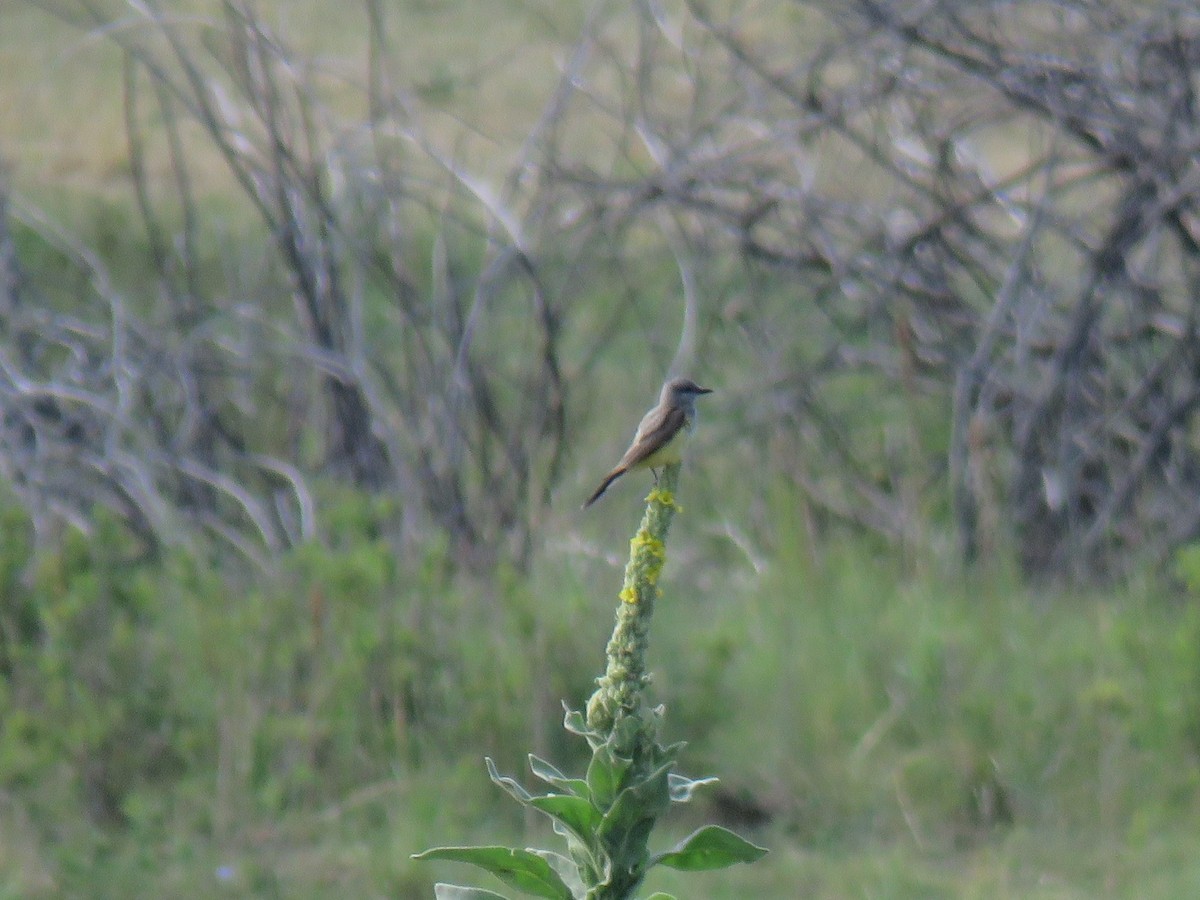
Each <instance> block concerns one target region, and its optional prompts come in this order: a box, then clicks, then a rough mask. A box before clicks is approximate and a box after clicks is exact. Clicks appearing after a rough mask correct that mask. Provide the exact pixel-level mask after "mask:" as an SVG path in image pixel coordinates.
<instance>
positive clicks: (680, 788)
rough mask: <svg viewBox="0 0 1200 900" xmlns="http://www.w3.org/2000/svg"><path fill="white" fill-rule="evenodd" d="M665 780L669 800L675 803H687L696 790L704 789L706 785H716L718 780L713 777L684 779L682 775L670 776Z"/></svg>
mask: <svg viewBox="0 0 1200 900" xmlns="http://www.w3.org/2000/svg"><path fill="white" fill-rule="evenodd" d="M667 780H668V783H669V784H670V787H671V800H672V801H673V802H675V803H687V802H688V801H689V800H691V799H692V794H693V793H695V791H696V788H698V787H704V785H706V784H716V783H717V782H718V781H719V780H720V779H718V778H715V777H709V778H684V777H683V776H682V775H675V774H671V775H670V776H668V779H667Z"/></svg>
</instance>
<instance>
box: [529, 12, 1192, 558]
mask: <svg viewBox="0 0 1200 900" xmlns="http://www.w3.org/2000/svg"><path fill="white" fill-rule="evenodd" d="M626 25H628V23H626ZM608 27H609V30H608V31H600V32H597V34H596V35H594V36H593V38H592V40H593V41H594V42H596V43H597V44H598V45H599V46H602V47H603V48H605V50H606V52H604V53H598V54H597V55H596V61H595V63H594V65H593V66H592V68H591V69H589V71H588V73H587V79H586V85H587V86H586V88H585V93H586V94H587V95H588V96H589V97H591V98H593V99H594V101H595V102H594V104H593V105H592V106H591V107H589V112H588V114H587V115H591V116H598V117H600V118H601V119H607V120H608V121H609V123H610V127H611V128H612V130H613V131H614V132H618V133H620V134H622V135H623V136H624V141H623V143H622V144H621V145H620V146H619V147H618V148H617V149H616V152H615V153H614V159H618V160H619V165H616V164H614V165H613V166H612V167H611V168H610V169H609V170H608V171H604V170H602V169H600V168H598V167H597V166H596V165H595V164H594V162H593V161H591V160H585V159H582V158H580V157H579V156H577V155H576V156H571V155H569V154H556V155H553V156H552V157H551V158H549V159H548V160H546V162H545V166H546V168H547V170H548V171H551V172H553V173H555V176H556V177H557V179H558V180H559V183H560V184H563V185H567V186H570V187H572V188H573V189H574V190H575V191H576V192H577V195H578V196H579V198H580V202H581V203H586V204H588V205H589V206H590V208H592V209H593V210H595V215H596V218H597V220H604V221H607V222H609V223H612V222H616V221H633V220H642V219H645V218H646V217H647V216H648V215H653V216H657V217H661V216H662V215H663V214H664V212H666V213H667V214H668V215H670V216H671V217H673V221H674V222H675V223H676V226H677V227H679V228H680V229H682V230H683V231H684V232H685V233H686V236H687V241H688V242H689V245H690V246H691V247H692V249H693V252H694V254H695V257H696V258H697V259H714V258H717V259H720V258H728V257H729V256H730V255H731V254H739V255H740V256H741V257H742V258H743V259H744V260H745V261H746V263H747V265H748V266H749V267H750V271H751V272H752V273H758V274H755V275H754V276H753V277H755V278H758V279H759V281H758V284H760V285H763V286H764V287H765V288H766V292H768V293H773V294H774V295H776V296H778V295H780V294H781V293H782V292H786V291H790V292H791V293H792V296H793V297H794V300H792V301H791V302H789V303H787V304H786V306H785V307H784V308H782V309H781V308H780V307H779V306H778V304H776V305H774V306H772V305H771V304H770V302H769V301H767V300H766V299H764V298H761V297H760V298H755V299H751V300H749V301H747V304H748V305H749V306H750V307H751V308H752V309H753V313H752V314H748V315H743V316H741V321H743V322H750V321H751V320H754V319H756V318H757V319H758V322H757V324H755V325H750V324H746V325H745V327H746V328H747V329H750V330H754V329H757V330H754V331H753V333H754V334H755V335H756V337H755V338H754V339H755V340H757V341H758V346H759V353H760V359H761V363H762V364H763V365H762V367H761V368H762V370H763V371H764V372H765V377H764V384H762V385H760V391H761V393H762V395H763V396H768V397H771V398H773V399H774V400H782V399H783V398H787V399H786V402H785V403H783V405H782V407H781V406H779V405H775V406H772V407H771V408H769V409H761V410H759V411H758V421H757V425H756V427H757V428H758V429H759V431H760V433H762V436H763V437H764V438H765V437H766V434H765V432H766V431H768V430H770V431H775V430H777V429H778V423H779V415H780V413H781V412H782V414H783V416H784V420H785V422H786V423H787V424H788V426H789V427H788V428H787V431H788V432H789V433H790V435H791V440H792V442H793V443H792V446H793V449H794V456H792V457H791V461H790V462H788V463H786V465H787V466H788V467H789V468H790V471H791V472H792V474H793V475H794V477H796V478H797V479H798V480H799V481H800V483H801V484H803V485H804V486H805V488H806V491H807V492H808V494H809V496H810V497H811V499H812V501H813V502H814V504H815V505H816V506H817V507H819V508H820V509H822V510H824V511H825V512H826V513H828V514H832V515H833V516H835V517H838V518H843V519H849V520H852V521H854V522H856V523H858V524H860V525H862V526H865V527H867V528H870V529H872V530H875V531H878V532H881V533H883V534H887V535H889V536H892V537H895V538H900V539H909V538H911V537H912V532H913V529H914V528H916V524H915V523H916V521H917V519H918V518H919V516H917V515H916V514H915V512H914V508H915V507H916V506H918V505H919V504H921V503H927V502H928V500H926V499H924V498H927V497H929V496H930V495H929V489H930V488H933V489H935V491H945V492H946V495H947V496H949V497H951V498H952V499H951V502H952V510H953V518H954V521H955V524H956V530H957V533H958V535H959V538H960V541H961V546H962V551H963V553H964V554H965V556H966V557H967V558H974V557H975V556H977V555H978V554H980V553H981V552H983V553H988V552H990V550H991V548H992V547H994V546H995V544H996V542H997V541H998V540H1001V539H1002V538H1004V536H1005V535H1004V534H1003V532H1004V530H1005V529H1004V528H1003V526H1002V525H1001V524H1000V523H1002V522H1004V521H1010V522H1012V523H1013V526H1012V534H1011V536H1012V537H1013V538H1015V541H1016V545H1017V549H1018V552H1019V555H1020V558H1021V560H1022V563H1023V565H1024V567H1025V569H1026V570H1027V571H1029V572H1034V573H1065V574H1071V575H1086V574H1096V573H1100V572H1108V571H1112V570H1114V569H1119V568H1121V567H1122V566H1124V565H1127V564H1128V563H1129V562H1130V561H1131V560H1132V559H1135V558H1137V557H1138V553H1144V552H1150V553H1152V554H1154V555H1161V554H1163V553H1166V552H1169V550H1170V549H1171V548H1173V547H1174V546H1177V545H1178V544H1179V543H1180V542H1182V541H1186V540H1190V539H1192V538H1194V537H1196V535H1197V534H1198V533H1200V501H1197V500H1196V498H1197V497H1198V496H1200V465H1198V464H1200V458H1198V456H1197V452H1196V440H1195V431H1196V423H1197V420H1196V416H1195V413H1196V410H1197V405H1198V403H1200V342H1198V340H1197V337H1198V335H1197V306H1196V298H1197V297H1200V280H1198V279H1200V268H1198V265H1197V264H1198V263H1200V244H1198V243H1197V242H1198V241H1200V208H1198V201H1200V181H1198V180H1197V169H1196V159H1197V150H1198V149H1200V148H1198V140H1200V110H1198V107H1197V95H1196V91H1197V88H1200V16H1198V15H1197V13H1196V12H1195V9H1194V6H1193V5H1192V4H1189V3H1183V2H1167V3H1158V4H1150V5H1145V4H1128V3H1122V2H1116V0H1112V2H1100V3H1096V2H1086V3H1085V2H1070V0H1067V2H1045V3H1041V2H1029V3H1015V4H1014V3H1009V2H984V0H981V2H973V3H958V2H949V0H906V2H875V0H857V2H853V3H847V4H831V3H822V2H779V3H768V4H755V5H750V6H747V5H744V4H727V5H726V4H723V5H720V6H719V7H718V6H717V5H716V4H707V3H704V2H701V0H690V2H687V3H686V4H684V5H683V6H682V7H674V6H672V7H669V8H668V7H667V6H666V5H663V4H656V3H643V4H641V5H640V6H639V14H638V20H637V24H636V26H635V27H636V30H634V28H629V27H626V28H625V29H624V30H621V26H620V25H613V24H612V23H609V26H608ZM618 35H620V37H618ZM582 118H585V116H582V115H581V119H582ZM613 172H619V175H614V174H612V173H613ZM763 273H766V274H765V275H764V274H763ZM848 379H858V381H857V382H855V383H856V384H858V386H859V389H858V391H857V393H856V396H857V397H859V401H858V402H859V403H860V405H862V404H866V405H872V404H875V405H874V406H873V407H872V408H875V409H878V408H879V406H878V403H877V398H880V397H888V398H892V399H893V400H895V401H897V402H896V403H894V404H893V405H892V406H891V407H890V408H891V411H892V416H891V419H890V420H889V419H888V418H887V417H886V416H885V417H881V418H879V419H878V420H877V421H876V422H875V424H874V427H875V428H876V429H883V430H884V431H885V432H886V433H885V437H884V439H883V440H882V442H881V441H880V440H878V439H871V440H863V439H862V435H863V433H864V430H863V428H862V427H861V423H856V422H854V421H852V419H853V415H854V413H853V404H846V403H845V402H841V403H840V405H839V401H838V400H837V399H835V398H838V397H843V398H844V396H845V393H846V391H845V389H844V387H840V385H844V384H845V383H847V380H848ZM926 398H930V399H931V400H933V401H935V402H936V404H937V408H938V409H940V410H941V414H940V416H939V418H940V419H941V421H943V422H946V421H947V420H948V424H949V429H948V436H947V437H945V438H940V437H938V433H939V432H940V431H944V429H939V428H937V427H928V423H926V425H927V427H924V428H916V427H913V428H912V429H911V430H909V429H906V427H905V425H904V420H905V418H907V417H912V416H914V415H918V414H919V411H920V410H922V409H924V408H925V407H924V406H922V404H923V403H926ZM753 414H754V411H753V410H752V411H751V415H752V416H753ZM889 422H890V424H889ZM889 435H891V437H889ZM759 444H760V445H762V442H759ZM881 444H882V446H881ZM897 447H898V448H899V449H897ZM897 456H899V457H901V458H902V459H901V460H900V461H899V462H897V461H896V457H897ZM998 532H999V533H998ZM1131 551H1138V553H1133V552H1131Z"/></svg>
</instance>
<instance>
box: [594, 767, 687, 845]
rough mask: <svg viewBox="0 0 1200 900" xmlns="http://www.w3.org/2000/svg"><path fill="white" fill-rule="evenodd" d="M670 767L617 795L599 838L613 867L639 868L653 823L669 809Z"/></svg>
mask: <svg viewBox="0 0 1200 900" xmlns="http://www.w3.org/2000/svg"><path fill="white" fill-rule="evenodd" d="M669 771H670V764H668V765H665V766H662V767H661V768H659V769H657V770H655V771H654V772H652V773H650V774H649V775H647V776H646V777H645V778H643V779H641V780H640V781H637V782H634V783H632V784H630V785H629V786H628V787H626V788H625V789H624V790H622V791H621V792H620V793H619V794H617V798H616V800H614V801H613V804H612V806H611V807H610V808H609V810H608V812H606V813H605V814H604V821H603V822H602V823H601V825H600V838H601V840H602V841H603V842H604V846H605V847H606V848H607V850H608V853H609V854H610V855H611V856H612V858H613V862H614V864H617V865H621V866H628V867H631V868H632V867H635V866H640V865H642V864H643V863H644V862H645V860H646V858H647V856H648V855H649V854H648V852H647V850H646V843H647V841H648V840H649V838H650V832H651V831H652V830H653V828H654V823H655V821H656V820H657V819H658V817H659V816H661V815H662V814H663V813H664V812H666V810H667V807H669V806H670V805H671V792H670V789H669V788H668V786H667V775H668V773H669Z"/></svg>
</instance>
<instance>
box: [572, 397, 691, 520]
mask: <svg viewBox="0 0 1200 900" xmlns="http://www.w3.org/2000/svg"><path fill="white" fill-rule="evenodd" d="M711 393H712V391H711V390H709V389H708V388H702V387H700V385H698V384H696V382H694V381H692V380H691V379H690V378H672V379H671V380H670V381H668V382H667V383H666V384H664V385H663V389H662V393H661V394H659V397H658V406H656V407H654V409H652V410H650V412H648V413H646V415H644V416H643V417H642V421H641V422H640V423H639V424H638V427H637V432H636V433H635V434H634V435H633V443H632V444H630V445H629V449H628V450H626V451H625V455H624V456H622V457H621V461H620V462H619V463H617V465H616V467H615V468H614V469H613V470H612V471H611V472H609V473H608V474H607V475H606V476H604V480H603V481H602V482H600V487H598V488H596V492H595V493H594V494H592V496H590V497H588V498H587V502H586V503H584V504H583V508H584V509H587V508H588V507H589V506H591V505H592V504H593V503H595V502H596V501H597V500H599V499H600V495H601V494H603V493H604V492H605V491H606V490H608V486H609V485H610V484H612V483H613V482H614V481H616V480H617V479H618V478H620V477H621V476H622V475H624V474H625V473H626V472H630V471H633V470H634V469H651V470H653V469H655V468H657V467H658V466H665V465H667V464H668V463H677V462H679V461H680V460H681V459H682V457H683V445H684V444H685V443H686V442H687V437H688V435H689V434H690V433H691V431H692V427H693V426H694V425H695V423H696V398H697V397H699V396H700V395H701V394H711ZM655 477H656V478H657V477H658V475H657V473H655Z"/></svg>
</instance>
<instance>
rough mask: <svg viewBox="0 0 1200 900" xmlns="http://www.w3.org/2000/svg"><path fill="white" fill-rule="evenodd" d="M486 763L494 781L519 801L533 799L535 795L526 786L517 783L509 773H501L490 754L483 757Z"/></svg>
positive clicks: (489, 774)
mask: <svg viewBox="0 0 1200 900" xmlns="http://www.w3.org/2000/svg"><path fill="white" fill-rule="evenodd" d="M483 761H484V764H485V765H486V766H487V770H488V778H490V779H492V783H493V784H495V785H497V786H499V787H502V788H504V790H505V791H507V792H508V793H509V794H510V795H511V796H512V797H513V798H514V799H515V800H516V801H517V802H518V803H528V802H529V801H530V800H532V799H533V795H532V794H531V793H529V791H527V790H525V788H523V787H521V785H520V784H518V783H517V781H516V779H514V778H509V777H508V776H507V775H501V774H500V772H499V771H497V769H496V764H495V763H494V762H492V758H491V757H490V756H485V757H484V758H483Z"/></svg>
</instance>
